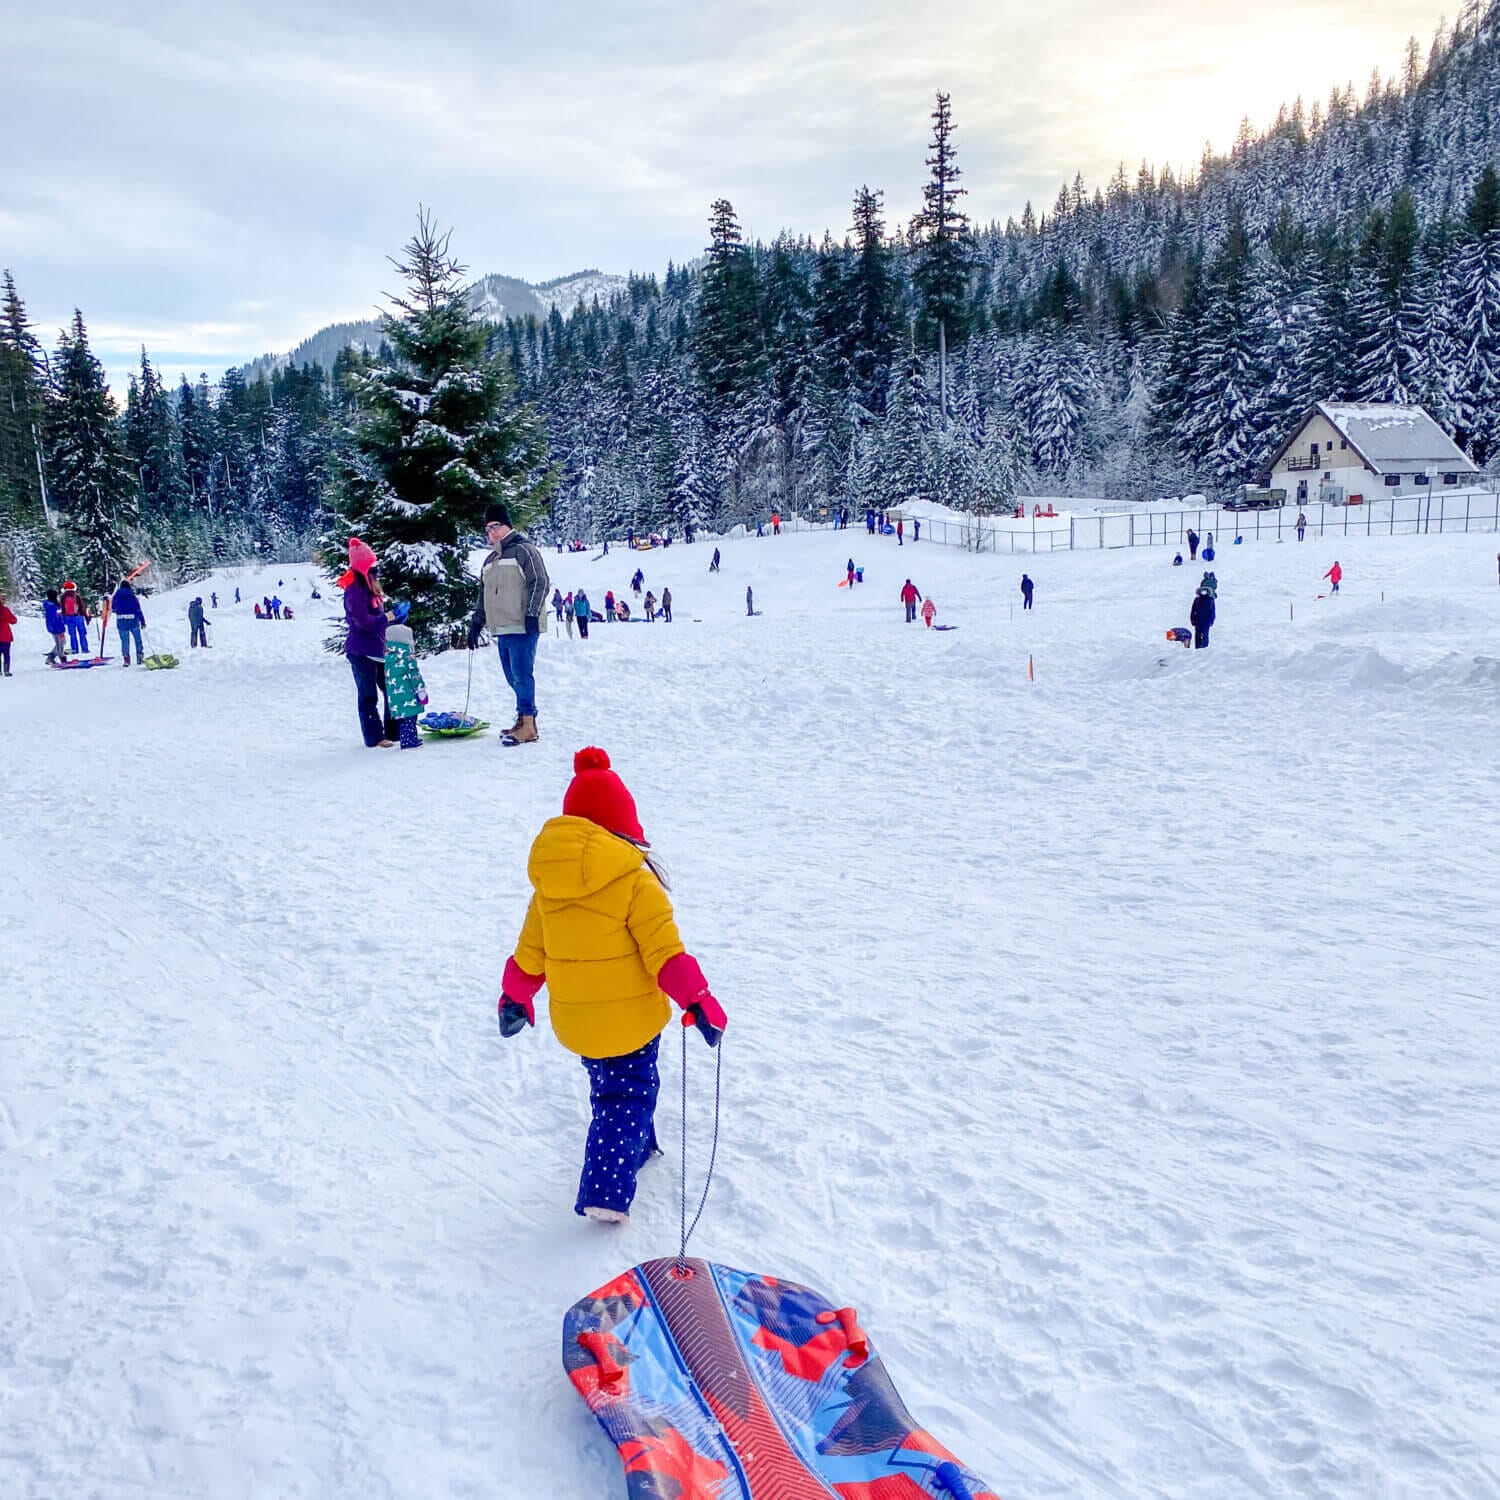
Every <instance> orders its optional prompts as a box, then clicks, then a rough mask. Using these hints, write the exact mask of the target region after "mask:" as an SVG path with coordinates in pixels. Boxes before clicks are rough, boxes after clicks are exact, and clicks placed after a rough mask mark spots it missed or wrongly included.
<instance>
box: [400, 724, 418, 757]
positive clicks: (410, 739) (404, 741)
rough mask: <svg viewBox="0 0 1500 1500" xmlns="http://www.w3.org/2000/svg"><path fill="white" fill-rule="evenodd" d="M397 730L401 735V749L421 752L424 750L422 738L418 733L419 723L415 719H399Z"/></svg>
mask: <svg viewBox="0 0 1500 1500" xmlns="http://www.w3.org/2000/svg"><path fill="white" fill-rule="evenodd" d="M396 728H397V729H398V730H399V731H400V734H401V748H402V749H403V750H420V749H421V748H422V736H421V735H420V734H418V733H417V721H416V720H415V719H397V720H396Z"/></svg>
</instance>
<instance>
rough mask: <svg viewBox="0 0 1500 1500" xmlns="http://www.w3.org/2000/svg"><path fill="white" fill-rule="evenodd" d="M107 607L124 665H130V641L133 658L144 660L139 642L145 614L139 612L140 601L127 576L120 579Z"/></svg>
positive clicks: (143, 648) (142, 647)
mask: <svg viewBox="0 0 1500 1500" xmlns="http://www.w3.org/2000/svg"><path fill="white" fill-rule="evenodd" d="M109 608H110V612H111V613H112V614H113V615H114V617H115V628H116V629H117V630H118V631H119V632H120V651H121V653H122V654H123V655H124V657H125V661H124V665H125V666H127V667H128V666H129V665H130V643H131V642H132V641H134V642H135V659H136V660H137V661H144V660H145V659H146V648H145V647H144V646H143V645H142V644H141V626H143V625H144V624H145V623H146V616H145V615H144V614H142V613H141V601H140V600H139V599H137V598H136V596H135V590H134V589H133V588H131V586H130V580H129V579H128V578H122V579H121V580H120V586H119V588H117V589H116V590H115V591H114V594H113V596H112V597H111V599H110V601H109Z"/></svg>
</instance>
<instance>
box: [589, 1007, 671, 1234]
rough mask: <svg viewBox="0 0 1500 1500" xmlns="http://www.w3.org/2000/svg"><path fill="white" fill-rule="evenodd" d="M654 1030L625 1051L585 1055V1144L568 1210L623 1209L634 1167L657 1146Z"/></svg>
mask: <svg viewBox="0 0 1500 1500" xmlns="http://www.w3.org/2000/svg"><path fill="white" fill-rule="evenodd" d="M660 1046H661V1038H660V1037H659V1036H656V1037H652V1038H651V1040H650V1041H649V1042H647V1043H646V1045H645V1046H644V1047H642V1048H641V1049H640V1051H638V1052H627V1053H626V1054H625V1056H624V1057H585V1058H584V1059H583V1066H584V1068H585V1069H587V1071H588V1075H589V1104H590V1106H591V1107H592V1109H593V1112H594V1114H593V1118H592V1119H591V1120H590V1121H589V1138H588V1144H587V1145H586V1146H585V1147H584V1154H583V1175H582V1176H581V1177H580V1178H579V1180H578V1201H577V1202H576V1203H574V1205H573V1212H574V1213H576V1214H578V1215H580V1216H582V1214H583V1211H584V1209H586V1208H612V1209H615V1210H617V1211H618V1212H619V1213H628V1212H629V1211H630V1205H631V1204H632V1203H633V1202H634V1201H635V1177H636V1173H637V1172H639V1171H640V1169H641V1168H642V1167H643V1166H645V1164H646V1163H647V1162H648V1161H650V1159H651V1158H652V1157H653V1156H654V1155H655V1154H656V1152H657V1151H658V1150H659V1149H660V1147H658V1146H657V1144H656V1096H657V1094H658V1093H659V1092H660V1090H661V1074H660V1072H658V1070H657V1067H656V1054H657V1049H658V1048H659V1047H660Z"/></svg>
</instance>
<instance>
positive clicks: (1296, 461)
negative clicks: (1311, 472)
mask: <svg viewBox="0 0 1500 1500" xmlns="http://www.w3.org/2000/svg"><path fill="white" fill-rule="evenodd" d="M1286 466H1287V468H1289V469H1319V468H1322V466H1323V461H1322V460H1321V459H1318V458H1289V459H1287V461H1286Z"/></svg>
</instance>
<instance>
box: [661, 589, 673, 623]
mask: <svg viewBox="0 0 1500 1500" xmlns="http://www.w3.org/2000/svg"><path fill="white" fill-rule="evenodd" d="M661 617H662V620H663V621H664V623H666V624H668V625H670V624H671V623H672V590H671V589H663V590H662V591H661Z"/></svg>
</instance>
